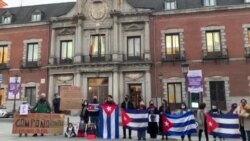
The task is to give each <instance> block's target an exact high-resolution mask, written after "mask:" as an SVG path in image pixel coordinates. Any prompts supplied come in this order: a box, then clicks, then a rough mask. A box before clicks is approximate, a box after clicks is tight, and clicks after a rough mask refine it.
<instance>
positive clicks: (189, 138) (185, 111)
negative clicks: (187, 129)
mask: <svg viewBox="0 0 250 141" xmlns="http://www.w3.org/2000/svg"><path fill="white" fill-rule="evenodd" d="M189 111H191V110H190V109H188V108H187V105H186V103H184V102H182V103H181V108H180V114H185V113H187V112H189ZM187 136H188V140H189V141H191V134H188V135H187ZM184 137H185V136H181V140H182V141H184Z"/></svg>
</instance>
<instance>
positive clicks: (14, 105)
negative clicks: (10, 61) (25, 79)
mask: <svg viewBox="0 0 250 141" xmlns="http://www.w3.org/2000/svg"><path fill="white" fill-rule="evenodd" d="M17 85H18V75H17V74H16V75H15V85H14V86H15V87H14V90H13V94H14V103H13V114H14V113H15V112H16V95H17V94H18V92H19V88H18V86H17Z"/></svg>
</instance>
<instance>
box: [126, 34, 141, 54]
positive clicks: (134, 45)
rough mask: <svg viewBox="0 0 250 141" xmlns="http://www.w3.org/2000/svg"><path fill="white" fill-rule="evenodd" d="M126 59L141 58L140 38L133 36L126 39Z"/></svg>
mask: <svg viewBox="0 0 250 141" xmlns="http://www.w3.org/2000/svg"><path fill="white" fill-rule="evenodd" d="M127 42H128V45H127V46H128V48H127V49H128V54H127V55H128V57H140V56H141V37H140V36H134V37H128V38H127Z"/></svg>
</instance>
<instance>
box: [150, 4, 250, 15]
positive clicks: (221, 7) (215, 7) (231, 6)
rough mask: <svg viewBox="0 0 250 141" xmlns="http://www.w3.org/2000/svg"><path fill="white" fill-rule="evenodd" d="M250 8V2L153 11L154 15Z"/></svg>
mask: <svg viewBox="0 0 250 141" xmlns="http://www.w3.org/2000/svg"><path fill="white" fill-rule="evenodd" d="M248 8H250V4H241V5H230V6H228V5H227V6H209V7H208V6H207V7H202V8H193V9H176V10H165V11H160V12H155V13H153V15H154V16H161V15H175V14H188V13H200V12H217V11H227V10H245V9H248Z"/></svg>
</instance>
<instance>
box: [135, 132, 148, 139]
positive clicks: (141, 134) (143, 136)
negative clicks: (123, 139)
mask: <svg viewBox="0 0 250 141" xmlns="http://www.w3.org/2000/svg"><path fill="white" fill-rule="evenodd" d="M137 137H138V140H141V139H143V140H145V139H146V130H138V131H137Z"/></svg>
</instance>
